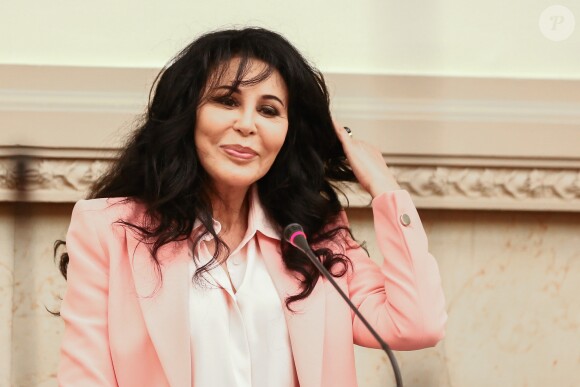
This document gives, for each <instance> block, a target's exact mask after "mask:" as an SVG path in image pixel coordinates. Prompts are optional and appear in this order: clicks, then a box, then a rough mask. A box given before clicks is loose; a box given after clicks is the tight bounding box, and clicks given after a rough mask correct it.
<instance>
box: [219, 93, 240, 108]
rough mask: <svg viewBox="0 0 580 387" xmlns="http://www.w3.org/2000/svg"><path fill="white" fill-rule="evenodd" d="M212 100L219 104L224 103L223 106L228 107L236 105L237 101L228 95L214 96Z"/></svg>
mask: <svg viewBox="0 0 580 387" xmlns="http://www.w3.org/2000/svg"><path fill="white" fill-rule="evenodd" d="M214 101H216V102H217V103H219V104H221V105H225V106H229V107H234V106H237V104H238V103H237V101H236V100H235V99H234V98H233V97H230V96H227V95H226V96H222V97H216V98H214Z"/></svg>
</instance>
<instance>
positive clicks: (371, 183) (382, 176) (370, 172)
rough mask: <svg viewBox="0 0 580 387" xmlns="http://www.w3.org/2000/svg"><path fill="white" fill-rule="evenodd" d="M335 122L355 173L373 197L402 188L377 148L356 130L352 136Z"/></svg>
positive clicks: (336, 129)
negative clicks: (358, 136) (363, 138)
mask: <svg viewBox="0 0 580 387" xmlns="http://www.w3.org/2000/svg"><path fill="white" fill-rule="evenodd" d="M333 123H334V130H335V131H336V134H337V135H338V138H339V139H340V142H341V143H342V148H343V149H344V153H345V154H346V158H347V159H348V163H349V164H350V167H351V168H352V171H353V172H354V175H355V176H356V178H357V180H358V182H359V183H360V185H361V186H362V187H363V188H364V189H365V190H366V191H367V192H368V193H370V194H371V196H372V197H373V198H375V197H376V196H378V195H380V194H382V193H383V192H386V191H391V190H397V189H401V187H400V186H399V184H398V183H397V180H396V179H395V177H394V176H393V173H392V172H391V171H390V170H389V168H388V167H387V164H386V163H385V160H384V159H383V155H382V154H381V152H379V150H378V149H377V148H375V147H374V146H372V145H370V144H368V143H366V142H364V141H361V140H359V139H357V138H356V133H355V132H354V131H353V133H352V134H353V136H352V137H351V136H349V135H348V133H347V131H346V129H344V127H343V126H341V125H340V124H338V123H337V122H336V121H334V120H333Z"/></svg>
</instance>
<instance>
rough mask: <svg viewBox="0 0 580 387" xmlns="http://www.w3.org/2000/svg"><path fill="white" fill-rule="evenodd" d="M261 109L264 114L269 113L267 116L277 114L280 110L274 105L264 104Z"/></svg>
mask: <svg viewBox="0 0 580 387" xmlns="http://www.w3.org/2000/svg"><path fill="white" fill-rule="evenodd" d="M260 111H261V112H262V114H264V115H267V116H271V117H273V116H277V115H278V114H279V113H278V110H277V109H276V108H274V107H272V106H262V108H261V109H260Z"/></svg>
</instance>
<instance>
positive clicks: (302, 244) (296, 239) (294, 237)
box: [284, 223, 403, 387]
mask: <svg viewBox="0 0 580 387" xmlns="http://www.w3.org/2000/svg"><path fill="white" fill-rule="evenodd" d="M284 240H286V242H288V243H290V244H291V245H292V246H294V247H296V248H297V249H298V250H300V251H302V253H304V255H306V256H307V257H308V258H309V259H310V260H311V261H312V263H313V264H314V266H316V268H317V269H318V270H319V271H320V272H321V273H322V275H324V277H326V279H327V280H328V281H329V282H330V283H331V284H332V286H334V288H335V289H336V291H337V292H338V293H339V294H340V295H341V297H342V298H343V300H344V301H346V303H347V304H348V306H349V307H350V309H351V310H352V311H353V312H354V314H356V316H357V317H358V318H359V319H360V320H361V321H362V322H363V324H364V325H365V327H367V329H368V330H369V332H370V333H371V334H372V335H373V337H374V338H375V339H376V340H377V341H378V342H379V344H380V345H381V348H382V349H383V351H385V353H386V354H387V356H388V357H389V360H390V361H391V367H392V368H393V373H394V374H395V381H396V383H397V387H402V386H403V379H402V378H401V371H400V370H399V365H398V363H397V359H396V358H395V355H393V352H392V351H391V348H389V346H388V345H387V343H385V341H384V340H383V339H382V338H381V337H380V336H379V334H378V333H377V331H375V330H374V329H373V327H372V326H371V324H369V322H368V321H367V320H366V319H365V318H364V317H363V315H362V314H361V313H360V312H359V311H358V309H357V308H356V306H354V304H353V303H352V301H351V300H350V298H348V296H347V295H346V294H344V292H343V291H342V289H341V288H340V287H339V286H338V284H337V283H336V281H335V280H334V278H333V277H332V275H330V273H329V272H328V270H326V268H325V267H324V265H323V264H322V262H320V259H318V257H317V256H316V255H315V254H314V252H313V251H312V249H311V248H310V245H309V244H308V240H307V239H306V234H305V233H304V230H303V229H302V226H301V225H299V224H298V223H291V224H289V225H288V226H286V228H284Z"/></svg>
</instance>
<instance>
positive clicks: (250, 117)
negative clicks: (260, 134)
mask: <svg viewBox="0 0 580 387" xmlns="http://www.w3.org/2000/svg"><path fill="white" fill-rule="evenodd" d="M233 128H234V130H236V131H238V132H240V133H241V134H243V135H244V136H248V135H250V134H254V133H256V122H255V117H254V111H251V110H240V114H239V116H238V117H236V120H235V122H234V125H233Z"/></svg>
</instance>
